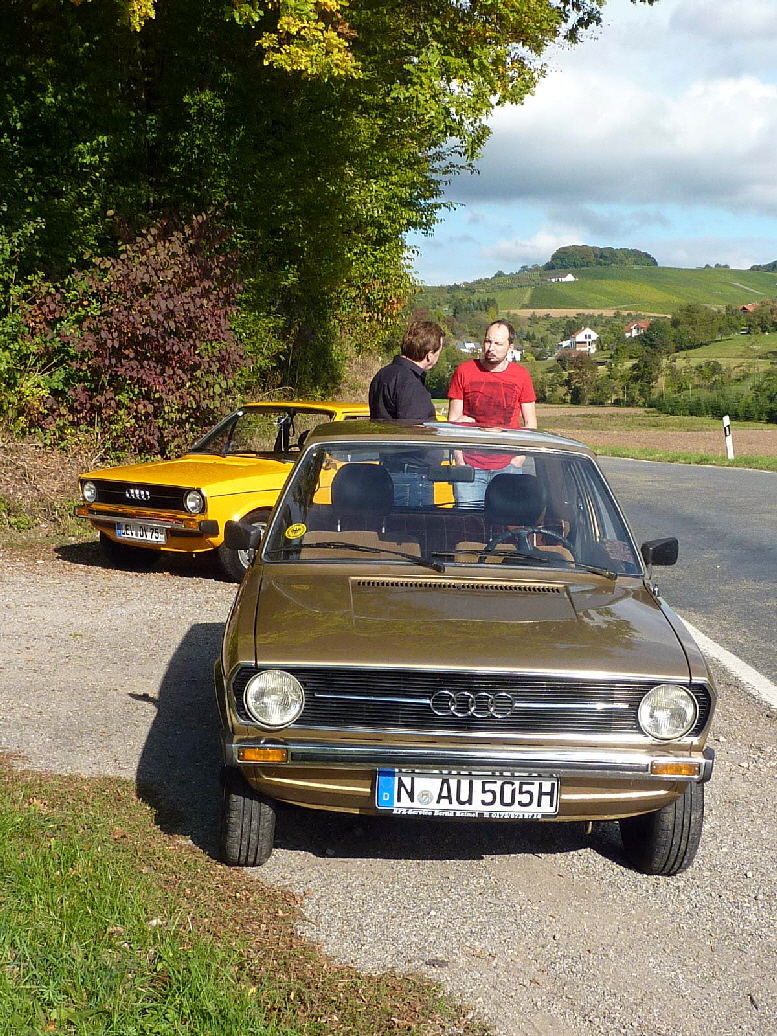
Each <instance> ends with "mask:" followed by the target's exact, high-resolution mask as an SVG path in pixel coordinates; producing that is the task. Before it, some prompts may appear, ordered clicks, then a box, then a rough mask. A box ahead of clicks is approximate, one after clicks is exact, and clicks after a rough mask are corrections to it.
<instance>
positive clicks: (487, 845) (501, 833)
mask: <svg viewBox="0 0 777 1036" xmlns="http://www.w3.org/2000/svg"><path fill="white" fill-rule="evenodd" d="M608 827H613V828H614V829H615V834H614V835H613V834H612V833H611V832H605V831H604V830H603V829H604V828H608ZM275 846H276V849H289V850H294V851H296V852H304V853H310V854H311V855H313V856H318V857H329V858H337V859H381V860H480V859H483V858H484V857H485V856H506V855H521V854H527V855H535V854H536V855H540V854H542V855H545V854H558V853H571V852H578V851H579V850H581V849H585V848H593V849H595V850H596V851H597V852H600V853H601V854H602V855H603V856H605V857H607V858H609V859H613V860H617V861H618V862H620V859H621V857H620V839H619V837H618V835H617V825H604V824H596V825H594V829H593V832H592V833H591V834H588V833H587V831H586V825H585V824H584V823H574V822H570V823H564V824H549V823H541V822H538V821H537V822H533V821H526V822H523V823H500V822H498V821H494V822H491V823H489V822H488V821H482V822H481V821H476V822H472V823H468V822H466V821H461V822H458V821H445V820H432V819H430V818H420V817H368V816H361V817H356V816H348V815H346V814H338V813H323V812H318V811H316V810H303V809H298V808H294V807H291V806H286V807H284V806H280V807H279V809H278V816H277V824H276V828H275Z"/></svg>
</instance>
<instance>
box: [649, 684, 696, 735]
mask: <svg viewBox="0 0 777 1036" xmlns="http://www.w3.org/2000/svg"><path fill="white" fill-rule="evenodd" d="M698 714H699V709H698V706H697V704H696V699H695V698H694V696H693V695H692V694H691V692H690V691H689V690H688V688H687V687H681V686H679V685H677V684H670V683H661V684H659V685H658V686H657V687H652V688H651V689H650V690H649V691H648V692H647V694H646V695H645V697H644V698H643V699H642V701H641V703H640V706H639V713H638V718H639V725H640V726H641V727H642V729H643V730H644V732H645V733H646V734H649V735H650V737H655V738H657V739H658V740H659V741H672V740H674V739H675V738H678V737H682V736H683V734H687V733H688V731H689V730H690V729H691V727H692V726H693V725H694V723H695V722H696V717H697V716H698Z"/></svg>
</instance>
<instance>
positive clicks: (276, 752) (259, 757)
mask: <svg viewBox="0 0 777 1036" xmlns="http://www.w3.org/2000/svg"><path fill="white" fill-rule="evenodd" d="M288 758H289V751H288V749H287V748H281V747H278V746H277V745H275V746H273V747H269V746H268V747H266V748H238V750H237V759H238V762H240V763H285V762H286V761H287V760H288Z"/></svg>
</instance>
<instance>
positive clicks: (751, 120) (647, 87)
mask: <svg viewBox="0 0 777 1036" xmlns="http://www.w3.org/2000/svg"><path fill="white" fill-rule="evenodd" d="M776 54H777V0H736V3H734V2H731V0H659V2H658V3H657V4H655V5H654V6H653V7H648V6H646V5H644V4H639V5H633V4H631V3H629V0H608V2H607V4H606V7H605V9H604V25H603V26H602V27H601V29H599V30H597V33H596V35H595V36H594V37H589V38H588V39H587V40H585V41H584V42H583V43H581V44H579V45H578V46H577V47H574V48H569V49H558V50H554V51H553V52H552V53H549V54H548V55H546V57H547V63H548V73H547V75H546V76H545V78H544V79H543V80H542V81H541V82H540V84H539V86H538V88H537V90H536V91H535V93H534V94H533V95H532V96H531V97H529V98H527V100H526V101H525V103H524V104H523V105H521V106H520V107H507V108H500V109H497V110H496V111H495V113H494V115H493V117H492V118H491V120H490V124H491V128H492V136H491V138H490V140H489V142H488V144H487V145H486V148H485V151H484V153H483V156H482V158H481V159H480V161H479V162H478V173H477V174H475V175H468V174H464V175H462V176H459V177H457V178H456V179H455V180H454V181H453V182H452V183H451V184H450V185H449V186H448V187H447V188H446V195H445V196H446V198H447V199H448V200H450V201H453V202H456V203H457V207H456V209H455V210H454V211H453V212H450V213H448V214H447V215H446V216H445V217H444V218H443V220H442V221H441V222H440V224H439V225H438V227H437V229H436V231H435V233H434V235H433V236H432V237H422V236H413V237H412V238H411V239H410V240H409V242H408V243H409V244H410V245H411V247H413V248H416V249H417V250H418V254H417V256H416V257H415V259H414V261H413V266H414V269H415V271H416V273H417V275H418V276H419V277H420V279H421V280H422V281H424V282H425V283H427V284H448V283H453V282H456V281H467V280H473V279H474V278H476V277H488V276H490V275H492V274H493V273H495V272H496V271H497V270H504V271H505V272H509V271H512V270H517V269H518V268H519V267H520V266H522V265H523V264H525V263H528V264H532V263H543V262H546V261H547V260H548V259H549V258H550V256H551V254H552V253H553V251H554V250H555V249H556V248H558V247H559V246H561V245H569V244H588V245H599V246H613V247H626V248H641V249H644V250H645V251H648V252H650V253H651V255H653V256H655V258H656V259H657V260H658V262H659V264H660V265H661V266H682V267H695V266H703V265H704V264H705V263H711V264H714V263H728V264H729V265H730V266H732V267H734V268H737V269H747V268H748V267H749V266H751V265H752V264H753V263H766V262H771V261H772V260H773V259H777V59H776V58H775V55H776Z"/></svg>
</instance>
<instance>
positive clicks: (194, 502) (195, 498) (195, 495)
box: [183, 489, 205, 514]
mask: <svg viewBox="0 0 777 1036" xmlns="http://www.w3.org/2000/svg"><path fill="white" fill-rule="evenodd" d="M183 506H184V507H185V508H186V510H187V511H188V512H189V514H199V513H200V511H204V510H205V497H204V496H203V495H202V493H201V492H200V491H199V489H190V490H189V492H188V493H187V494H186V496H185V497H184V498H183Z"/></svg>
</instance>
